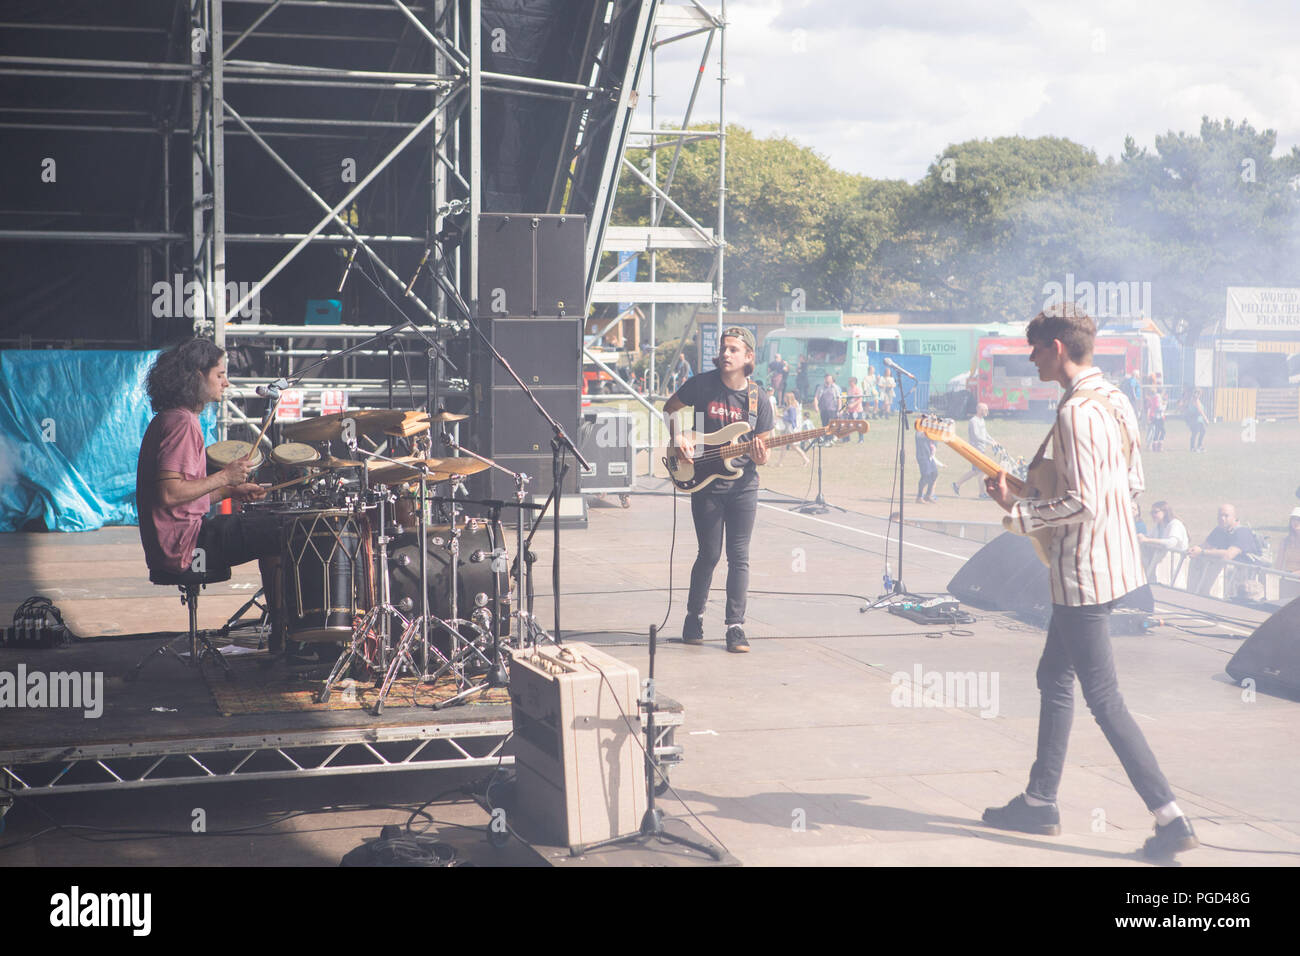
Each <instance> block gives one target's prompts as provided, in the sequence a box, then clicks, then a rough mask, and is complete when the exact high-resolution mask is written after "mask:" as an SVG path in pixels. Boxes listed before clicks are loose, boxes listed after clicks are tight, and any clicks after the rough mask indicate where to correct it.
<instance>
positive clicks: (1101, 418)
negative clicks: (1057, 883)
mask: <svg viewBox="0 0 1300 956" xmlns="http://www.w3.org/2000/svg"><path fill="white" fill-rule="evenodd" d="M1096 335H1097V326H1096V324H1095V323H1094V322H1093V320H1092V319H1091V318H1089V317H1088V316H1087V315H1085V314H1084V313H1083V312H1082V311H1081V310H1079V309H1077V308H1075V307H1074V305H1073V304H1072V303H1064V304H1057V305H1053V306H1051V307H1050V308H1048V309H1045V310H1044V311H1043V312H1040V313H1039V314H1038V315H1036V316H1034V318H1033V319H1032V320H1031V321H1030V323H1029V326H1028V328H1027V329H1026V330H1025V337H1026V338H1027V339H1028V341H1029V345H1030V347H1031V349H1032V351H1031V352H1030V355H1029V359H1030V361H1031V362H1033V363H1034V365H1035V366H1036V367H1037V368H1038V377H1039V378H1040V379H1041V380H1042V381H1044V382H1057V383H1059V384H1060V385H1061V387H1062V388H1064V389H1065V393H1064V395H1063V396H1062V397H1061V401H1060V403H1059V405H1058V406H1057V410H1056V425H1055V427H1054V428H1053V429H1052V432H1051V435H1050V436H1049V437H1050V440H1051V443H1052V449H1053V464H1054V465H1055V471H1056V479H1057V480H1056V493H1055V495H1050V496H1047V497H1044V498H1042V499H1039V500H1034V499H1027V498H1026V499H1020V500H1016V499H1015V497H1014V496H1013V495H1012V494H1011V492H1010V491H1009V490H1008V487H1007V474H1006V472H1001V473H1000V474H999V475H998V476H997V477H996V478H989V479H988V480H987V481H986V482H985V486H986V487H987V489H988V493H989V495H990V497H992V498H993V499H994V500H995V501H996V502H997V503H998V504H999V505H1001V506H1002V508H1003V509H1004V510H1005V511H1007V512H1008V515H1007V516H1006V517H1005V518H1003V521H1002V523H1003V525H1004V526H1005V527H1007V528H1008V530H1011V531H1016V532H1018V533H1020V534H1027V533H1030V532H1034V531H1038V530H1040V529H1050V533H1051V539H1050V544H1049V547H1048V549H1047V550H1048V558H1049V562H1048V564H1049V567H1050V571H1051V585H1052V617H1051V621H1050V622H1049V624H1048V626H1047V643H1046V645H1045V646H1044V648H1043V655H1042V658H1041V659H1040V660H1039V662H1038V690H1039V695H1040V702H1039V712H1038V755H1037V759H1036V760H1035V761H1034V765H1033V767H1032V768H1031V769H1030V771H1029V785H1028V786H1027V787H1026V788H1025V792H1024V793H1022V794H1021V795H1019V796H1018V797H1016V798H1015V799H1013V800H1012V801H1011V802H1010V803H1009V804H1007V805H1006V806H1004V807H990V808H989V809H987V810H985V811H984V822H985V823H987V824H989V825H990V826H994V827H997V828H999V829H1003V830H1018V831H1021V832H1024V833H1039V834H1045V835H1055V834H1058V833H1060V832H1061V817H1060V812H1059V811H1058V810H1057V807H1056V795H1057V788H1058V787H1059V785H1060V782H1061V774H1062V771H1063V770H1064V768H1065V751H1066V745H1067V744H1068V743H1069V739H1070V723H1071V719H1072V717H1073V715H1074V680H1075V677H1076V676H1077V677H1078V679H1079V683H1080V684H1082V685H1083V697H1084V700H1085V701H1087V704H1088V709H1089V710H1091V711H1092V716H1093V717H1094V718H1095V719H1096V721H1097V724H1098V726H1100V727H1101V731H1102V733H1103V734H1105V736H1106V740H1107V741H1108V742H1109V743H1110V745H1111V748H1112V749H1113V750H1114V751H1115V754H1116V756H1118V757H1119V761H1120V764H1121V765H1122V766H1123V768H1124V772H1125V773H1126V774H1128V778H1129V780H1130V782H1131V783H1132V784H1133V787H1134V789H1136V790H1137V792H1138V795H1139V796H1140V797H1141V798H1142V801H1143V803H1145V804H1146V806H1147V809H1148V810H1150V811H1151V813H1152V814H1153V815H1154V816H1155V834H1154V835H1153V836H1152V837H1150V838H1149V839H1148V840H1147V841H1146V843H1145V845H1144V846H1143V848H1142V852H1143V855H1144V856H1146V857H1148V858H1151V859H1162V858H1168V857H1171V856H1173V855H1174V854H1175V853H1179V852H1181V851H1183V850H1190V849H1192V848H1193V847H1195V846H1197V840H1196V834H1195V833H1194V832H1193V830H1192V825H1191V824H1190V823H1189V822H1188V821H1187V818H1186V817H1185V816H1183V813H1182V811H1181V810H1180V809H1179V808H1178V804H1177V803H1176V802H1175V801H1174V793H1173V790H1171V789H1170V787H1169V783H1168V781H1166V780H1165V776H1164V774H1163V773H1161V772H1160V766H1159V764H1158V763H1157V762H1156V758H1155V754H1153V753H1152V752H1151V748H1150V747H1149V746H1148V745H1147V741H1146V738H1145V736H1144V735H1143V733H1142V731H1141V729H1140V728H1139V727H1138V725H1137V722H1136V721H1134V719H1133V717H1132V715H1131V714H1130V713H1129V711H1128V708H1127V707H1125V706H1124V699H1123V698H1122V697H1121V696H1120V693H1119V679H1118V678H1117V676H1116V674H1115V660H1114V657H1113V656H1112V653H1111V645H1110V612H1111V609H1112V608H1113V607H1114V606H1115V603H1116V602H1117V601H1118V600H1119V599H1120V598H1122V597H1123V596H1124V595H1126V594H1128V593H1129V592H1130V591H1133V590H1135V589H1136V588H1138V587H1140V586H1141V585H1143V584H1144V583H1145V580H1146V579H1145V576H1144V574H1143V570H1142V555H1141V552H1140V550H1139V546H1138V538H1137V531H1136V530H1135V527H1134V520H1133V515H1134V507H1133V501H1134V497H1135V496H1136V495H1137V493H1139V492H1141V491H1142V490H1143V485H1144V478H1143V473H1142V457H1141V454H1140V444H1141V442H1140V439H1139V436H1138V424H1137V416H1136V415H1135V414H1134V412H1133V407H1132V405H1131V404H1130V403H1129V401H1128V399H1127V398H1125V397H1124V394H1123V393H1122V392H1121V391H1120V390H1119V389H1118V388H1116V387H1115V386H1113V385H1111V384H1109V383H1108V382H1106V380H1105V378H1104V377H1103V376H1102V373H1101V370H1100V369H1098V368H1096V367H1095V366H1093V364H1092V354H1093V344H1094V341H1095V339H1096ZM1046 447H1047V443H1046V442H1044V446H1043V449H1042V450H1040V452H1039V455H1037V456H1035V461H1037V460H1039V459H1040V458H1041V457H1042V454H1043V451H1045V450H1046Z"/></svg>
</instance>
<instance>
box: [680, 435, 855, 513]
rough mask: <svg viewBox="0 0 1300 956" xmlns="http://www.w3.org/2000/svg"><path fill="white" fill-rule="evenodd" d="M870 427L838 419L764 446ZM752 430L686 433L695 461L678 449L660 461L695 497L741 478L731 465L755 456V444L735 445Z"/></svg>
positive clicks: (681, 485) (777, 438)
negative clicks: (720, 483)
mask: <svg viewBox="0 0 1300 956" xmlns="http://www.w3.org/2000/svg"><path fill="white" fill-rule="evenodd" d="M870 427H871V426H870V425H868V424H867V423H866V422H865V421H855V420H850V419H840V418H837V419H834V420H833V421H831V422H830V424H828V425H825V426H824V427H822V428H813V429H810V430H808V431H806V432H791V433H790V434H788V435H776V436H774V437H772V438H768V439H767V441H766V442H765V443H764V444H766V445H767V447H768V448H769V449H771V448H780V447H781V446H782V445H794V444H798V443H799V442H802V441H811V440H814V439H817V438H825V437H828V436H833V437H836V438H840V437H843V436H844V435H850V434H853V433H855V432H858V433H862V434H865V433H866V432H867V431H868V430H869V429H870ZM749 430H750V428H749V422H733V423H732V424H730V425H728V426H727V427H726V428H719V429H718V430H717V431H716V432H706V433H704V434H695V433H693V432H686V433H685V435H686V437H688V438H690V439H691V440H692V441H693V442H694V443H695V457H694V458H686V457H684V456H682V455H681V454H680V451H679V449H678V448H676V447H675V446H670V447H668V448H664V449H662V452H663V454H662V459H661V460H662V461H663V463H664V467H665V468H667V469H668V478H669V480H670V481H671V482H672V483H673V484H674V485H676V486H677V487H678V488H680V489H681V490H682V491H685V492H686V493H687V494H692V495H693V494H695V492H697V491H699V490H700V489H701V488H707V487H708V486H709V485H710V484H712V483H713V482H714V481H717V480H718V479H719V478H721V479H722V480H723V481H732V480H734V479H736V478H739V477H740V475H741V471H742V469H740V468H733V467H732V466H731V465H730V464H728V462H729V461H730V460H731V459H732V458H739V457H740V456H741V455H752V454H753V451H754V443H753V442H752V441H746V442H738V441H736V439H737V438H740V437H741V436H742V435H744V434H746V433H748V432H749Z"/></svg>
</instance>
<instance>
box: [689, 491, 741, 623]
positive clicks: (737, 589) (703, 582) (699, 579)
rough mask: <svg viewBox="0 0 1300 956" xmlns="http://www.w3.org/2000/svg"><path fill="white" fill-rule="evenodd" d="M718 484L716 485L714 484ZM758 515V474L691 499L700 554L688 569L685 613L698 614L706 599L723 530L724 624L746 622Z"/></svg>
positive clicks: (702, 609) (719, 555)
mask: <svg viewBox="0 0 1300 956" xmlns="http://www.w3.org/2000/svg"><path fill="white" fill-rule="evenodd" d="M716 484H717V483H716V482H715V485H716ZM757 512H758V475H757V473H751V474H750V475H746V476H744V477H741V478H738V479H736V482H735V485H733V486H732V487H731V488H729V489H727V490H726V491H725V492H724V491H714V490H713V488H712V487H710V488H706V489H704V490H703V491H701V492H700V493H699V494H696V495H692V496H691V517H692V518H694V519H695V538H696V540H697V541H698V542H699V545H700V552H699V554H698V555H697V556H696V558H695V565H694V567H692V568H691V591H690V596H689V597H688V598H687V599H686V613H687V614H695V615H697V616H698V615H700V614H703V613H704V605H705V603H706V602H707V601H708V600H709V586H710V585H712V584H713V569H714V568H715V567H717V565H718V559H719V558H720V557H721V556H722V544H723V536H724V530H725V537H726V545H727V617H726V624H727V626H728V627H730V626H731V625H732V624H744V623H745V602H746V599H747V598H748V595H749V537H750V535H751V534H752V533H753V531H754V516H755V515H756V514H757Z"/></svg>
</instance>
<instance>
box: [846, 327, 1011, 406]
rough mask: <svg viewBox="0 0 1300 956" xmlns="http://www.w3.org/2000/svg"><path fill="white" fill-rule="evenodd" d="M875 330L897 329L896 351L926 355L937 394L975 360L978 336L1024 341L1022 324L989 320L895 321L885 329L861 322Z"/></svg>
mask: <svg viewBox="0 0 1300 956" xmlns="http://www.w3.org/2000/svg"><path fill="white" fill-rule="evenodd" d="M864 328H865V329H868V330H870V329H874V330H875V331H877V332H880V331H891V332H897V333H898V336H899V343H900V344H899V349H898V351H899V352H901V353H902V354H904V355H928V356H930V389H931V392H932V393H933V394H936V395H937V394H941V393H942V392H943V391H944V390H945V389H946V388H947V386H948V383H949V382H950V381H952V379H953V378H954V377H955V376H958V375H964V374H966V373H967V372H969V371H970V370H971V368H972V367H973V366H974V364H975V356H976V352H977V346H978V345H979V342H980V339H985V338H994V337H1005V338H1010V339H1015V340H1017V341H1021V342H1023V341H1024V338H1025V326H1024V324H1023V323H1021V324H1018V325H1017V324H1004V323H997V322H989V323H983V324H970V325H958V324H954V323H926V324H920V323H918V324H915V325H911V324H909V325H898V326H893V327H891V328H889V329H888V330H885V329H881V328H880V327H873V326H864Z"/></svg>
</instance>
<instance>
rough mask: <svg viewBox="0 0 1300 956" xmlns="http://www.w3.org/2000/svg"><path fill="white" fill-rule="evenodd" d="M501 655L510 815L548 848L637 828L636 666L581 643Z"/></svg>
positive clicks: (642, 794) (640, 784)
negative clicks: (511, 768) (506, 660)
mask: <svg viewBox="0 0 1300 956" xmlns="http://www.w3.org/2000/svg"><path fill="white" fill-rule="evenodd" d="M510 655H511V658H512V660H511V664H510V710H511V717H512V718H513V720H514V737H513V739H512V744H513V747H514V753H515V774H516V783H515V793H516V798H517V800H516V802H517V805H518V807H519V810H518V812H519V813H520V814H521V815H523V816H524V817H525V818H527V819H528V820H529V822H530V823H532V824H533V827H534V828H535V829H536V830H537V831H538V833H539V837H540V841H541V842H545V843H548V844H551V845H558V846H568V847H584V846H588V845H590V844H592V843H599V842H600V841H602V840H609V839H612V838H614V837H619V836H623V835H625V834H629V833H635V832H637V830H638V829H639V828H640V826H641V818H642V817H643V816H644V815H645V810H646V789H645V782H646V778H645V756H644V753H643V752H642V749H641V746H640V744H641V743H643V741H638V739H637V738H639V737H640V736H641V735H642V730H641V717H640V707H639V704H638V700H639V698H640V690H641V687H640V681H639V679H638V676H637V671H636V668H635V667H632V666H631V665H630V664H625V663H623V662H622V661H620V660H618V659H616V658H613V657H610V656H609V655H608V654H605V653H603V652H601V651H598V650H596V649H595V648H593V647H591V646H589V645H587V644H580V643H568V644H564V645H562V646H560V647H547V646H539V647H533V648H518V649H514V650H511V652H510Z"/></svg>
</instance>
